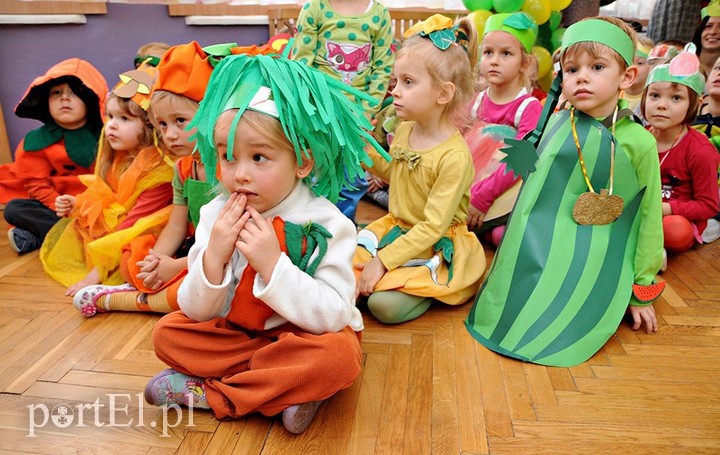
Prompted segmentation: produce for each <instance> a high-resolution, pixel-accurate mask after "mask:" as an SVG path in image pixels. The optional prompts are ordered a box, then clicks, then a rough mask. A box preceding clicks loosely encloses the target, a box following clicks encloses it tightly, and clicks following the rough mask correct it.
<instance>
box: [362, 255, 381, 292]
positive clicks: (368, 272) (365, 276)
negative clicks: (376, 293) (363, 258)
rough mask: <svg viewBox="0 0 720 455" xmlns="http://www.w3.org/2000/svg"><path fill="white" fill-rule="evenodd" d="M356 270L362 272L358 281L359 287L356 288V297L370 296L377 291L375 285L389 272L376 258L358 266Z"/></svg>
mask: <svg viewBox="0 0 720 455" xmlns="http://www.w3.org/2000/svg"><path fill="white" fill-rule="evenodd" d="M355 268H356V269H358V270H362V272H360V278H358V281H357V287H356V288H355V297H358V296H359V295H361V294H362V295H370V294H372V292H373V290H375V285H376V284H377V283H378V281H380V280H381V279H382V277H383V276H384V275H385V272H387V269H386V268H385V265H384V264H383V263H382V261H381V260H380V259H379V258H378V257H377V256H376V257H374V258H372V259H370V260H369V261H368V262H366V263H365V264H356V265H355Z"/></svg>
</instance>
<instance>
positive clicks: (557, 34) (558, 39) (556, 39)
mask: <svg viewBox="0 0 720 455" xmlns="http://www.w3.org/2000/svg"><path fill="white" fill-rule="evenodd" d="M564 34H565V27H561V28H559V29H557V30H555V31H554V32H552V38H550V42H551V43H552V46H553V51H555V50H556V49H557V48H558V47H560V45H561V44H562V39H563V35H564Z"/></svg>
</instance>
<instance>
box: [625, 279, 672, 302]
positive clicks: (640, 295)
mask: <svg viewBox="0 0 720 455" xmlns="http://www.w3.org/2000/svg"><path fill="white" fill-rule="evenodd" d="M666 284H667V281H661V282H659V283H653V284H648V285H647V286H643V285H641V284H633V295H634V296H635V298H636V299H637V300H638V302H640V303H651V302H652V301H653V300H655V299H657V298H658V297H660V294H662V292H663V291H664V290H665V285H666Z"/></svg>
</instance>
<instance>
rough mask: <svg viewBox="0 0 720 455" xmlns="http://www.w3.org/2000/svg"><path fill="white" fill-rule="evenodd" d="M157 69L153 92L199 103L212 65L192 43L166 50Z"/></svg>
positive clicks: (198, 46)
mask: <svg viewBox="0 0 720 455" xmlns="http://www.w3.org/2000/svg"><path fill="white" fill-rule="evenodd" d="M157 69H158V77H157V79H156V80H155V85H154V86H153V91H155V90H164V91H167V92H172V93H174V94H176V95H181V96H186V97H188V98H190V99H191V100H195V101H198V102H199V101H200V100H201V99H202V98H203V96H204V95H205V89H206V88H207V84H208V81H209V80H210V75H211V74H212V71H213V65H212V64H211V62H210V56H209V55H208V54H207V53H206V52H205V51H204V50H203V49H202V48H201V47H200V45H199V44H198V43H197V42H195V41H192V42H190V43H187V44H180V45H178V46H173V47H171V48H170V49H168V50H167V51H166V52H165V53H164V54H163V56H162V58H161V59H160V63H159V64H158V66H157Z"/></svg>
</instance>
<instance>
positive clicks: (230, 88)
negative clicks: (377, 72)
mask: <svg viewBox="0 0 720 455" xmlns="http://www.w3.org/2000/svg"><path fill="white" fill-rule="evenodd" d="M346 94H347V95H351V96H353V97H357V98H360V99H363V100H366V101H368V102H369V103H370V104H371V105H372V104H376V103H377V102H376V101H374V99H373V98H371V97H370V96H369V95H366V94H365V93H363V92H360V91H359V90H356V89H353V88H352V87H350V86H348V85H347V84H344V83H342V82H340V81H339V80H336V79H333V78H331V77H329V76H326V75H325V74H323V73H320V72H319V71H317V70H315V69H312V68H310V67H308V66H307V65H304V64H303V63H301V62H298V61H293V60H289V59H287V58H283V57H277V56H272V57H271V56H268V55H257V56H249V55H231V56H228V57H225V58H223V59H222V60H220V61H219V63H218V64H217V66H216V67H215V69H214V70H213V73H212V76H211V77H210V81H209V83H208V89H207V91H206V93H205V98H203V100H202V101H201V102H200V106H199V108H198V111H197V113H196V114H195V117H194V118H193V120H192V121H191V122H190V124H189V125H188V128H197V130H196V133H195V135H194V136H193V137H192V138H191V140H192V139H197V146H198V149H199V150H200V156H201V157H202V161H203V163H204V164H205V166H206V167H207V178H208V181H210V182H211V183H212V184H215V183H217V179H216V169H217V151H216V146H215V139H214V137H213V132H214V131H215V124H216V122H217V118H218V117H219V116H220V114H222V113H223V112H225V111H227V110H229V109H238V113H237V115H236V116H235V118H234V119H233V122H232V124H231V126H230V132H229V137H230V140H228V150H227V154H228V158H232V156H233V142H234V141H233V140H232V138H234V137H235V130H236V127H237V124H238V122H239V121H240V118H241V117H242V115H243V113H244V112H245V110H246V109H251V110H256V111H259V112H263V113H266V114H268V115H271V116H273V117H276V118H278V119H279V120H280V123H281V124H282V127H283V131H284V132H285V135H286V136H287V138H288V140H289V141H290V143H291V144H293V148H294V149H295V155H296V157H297V160H298V163H300V162H301V161H302V158H303V156H305V157H309V156H310V155H312V158H313V160H314V161H315V164H314V167H313V170H312V172H311V173H310V176H309V178H307V180H306V182H307V183H308V185H309V186H310V187H311V189H312V190H313V192H314V193H315V194H317V195H319V196H325V197H327V198H328V199H330V200H331V201H333V202H335V201H337V199H338V195H339V192H340V188H341V187H342V186H343V184H344V183H345V182H352V181H354V180H355V179H356V178H358V177H360V176H363V175H364V173H365V171H364V170H363V168H362V166H361V164H365V165H367V166H372V160H371V159H370V157H369V156H368V155H367V153H366V152H365V147H366V146H367V145H368V144H369V145H370V146H372V147H373V148H374V149H375V150H377V151H378V153H380V154H381V155H382V156H383V157H384V158H385V159H387V160H388V161H389V160H390V157H389V155H387V153H386V152H385V151H384V150H383V149H382V147H381V146H380V144H378V143H377V142H376V141H375V139H373V137H372V135H371V134H370V132H369V131H371V130H372V126H371V125H370V121H369V120H368V119H367V118H366V117H365V114H364V111H363V108H362V106H361V105H360V104H359V103H355V102H353V101H351V100H350V98H349V97H348V96H346ZM275 114H276V115H275Z"/></svg>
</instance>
